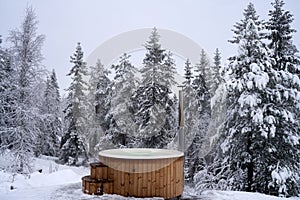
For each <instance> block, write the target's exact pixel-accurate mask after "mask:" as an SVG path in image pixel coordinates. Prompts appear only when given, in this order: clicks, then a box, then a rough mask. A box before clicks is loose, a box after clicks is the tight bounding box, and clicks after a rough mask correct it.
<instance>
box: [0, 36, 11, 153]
mask: <svg viewBox="0 0 300 200" xmlns="http://www.w3.org/2000/svg"><path fill="white" fill-rule="evenodd" d="M1 43H2V40H1V35H0V45H1ZM13 72H14V71H13V69H12V66H11V55H10V53H9V52H8V50H6V49H4V48H2V47H1V46H0V152H1V151H3V150H5V149H4V148H3V147H4V146H6V145H7V144H9V143H10V142H11V141H10V140H8V139H9V135H8V132H7V128H8V127H9V125H8V120H9V117H10V116H9V113H11V108H10V103H11V101H12V100H13V96H11V94H12V93H11V92H12V90H13V85H14V84H13V82H12V80H13V79H12V77H13Z"/></svg>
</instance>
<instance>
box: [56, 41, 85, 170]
mask: <svg viewBox="0 0 300 200" xmlns="http://www.w3.org/2000/svg"><path fill="white" fill-rule="evenodd" d="M70 62H71V63H72V64H74V66H73V67H72V68H71V70H70V73H69V74H68V76H71V78H72V82H71V85H70V87H69V88H68V97H67V102H68V104H67V107H66V108H65V110H64V112H65V113H66V115H65V123H68V125H67V130H65V133H63V137H62V140H61V145H60V147H61V153H60V157H59V160H60V161H61V162H62V163H64V164H65V163H66V164H68V165H77V164H81V163H82V162H85V161H87V152H86V147H85V144H84V138H83V137H84V135H85V130H86V127H85V122H86V107H85V103H86V96H85V91H86V89H87V88H86V87H87V83H86V82H85V81H84V79H83V78H84V76H86V75H87V71H86V70H87V69H86V63H85V62H84V61H83V51H82V48H81V45H80V43H78V44H77V47H76V51H75V53H74V54H73V56H71V60H70ZM80 159H82V160H80Z"/></svg>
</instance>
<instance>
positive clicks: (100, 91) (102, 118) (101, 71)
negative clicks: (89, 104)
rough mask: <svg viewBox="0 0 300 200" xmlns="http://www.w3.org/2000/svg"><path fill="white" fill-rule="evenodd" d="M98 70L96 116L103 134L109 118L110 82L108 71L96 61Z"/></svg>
mask: <svg viewBox="0 0 300 200" xmlns="http://www.w3.org/2000/svg"><path fill="white" fill-rule="evenodd" d="M96 69H97V70H98V76H99V77H98V80H97V81H98V82H97V90H96V94H95V95H96V105H95V106H96V115H97V120H98V122H99V123H100V127H101V128H102V130H103V131H104V132H106V131H107V130H108V129H109V126H110V121H111V116H109V114H108V113H109V110H110V107H111V95H112V82H111V80H110V79H109V77H108V75H109V73H110V71H109V70H108V69H106V68H105V67H104V65H102V64H101V62H100V60H98V62H97V64H96Z"/></svg>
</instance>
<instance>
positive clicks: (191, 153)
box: [182, 59, 199, 182]
mask: <svg viewBox="0 0 300 200" xmlns="http://www.w3.org/2000/svg"><path fill="white" fill-rule="evenodd" d="M184 72H185V73H184V79H185V80H184V82H183V86H182V92H183V96H184V98H183V108H184V132H185V145H186V146H187V152H186V156H185V165H184V167H185V180H186V181H187V182H191V181H192V179H193V176H194V172H195V169H194V164H195V161H196V157H197V155H196V154H197V152H196V151H197V150H196V149H195V148H194V147H195V146H194V145H193V140H194V138H195V136H196V134H197V131H198V128H197V122H198V118H199V112H198V101H197V99H196V92H195V90H194V88H193V85H192V79H193V72H192V66H191V63H190V61H189V60H188V59H187V60H186V62H185V66H184Z"/></svg>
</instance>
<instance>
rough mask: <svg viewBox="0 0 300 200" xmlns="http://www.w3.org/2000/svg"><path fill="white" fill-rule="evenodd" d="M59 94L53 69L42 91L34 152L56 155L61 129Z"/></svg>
mask: <svg viewBox="0 0 300 200" xmlns="http://www.w3.org/2000/svg"><path fill="white" fill-rule="evenodd" d="M60 103H61V100H60V94H59V87H58V83H57V78H56V74H55V71H54V70H53V71H52V73H51V75H50V77H48V78H47V82H46V88H45V91H44V100H43V103H42V108H41V112H42V113H43V115H44V117H43V121H42V122H41V123H42V131H41V134H40V135H39V137H38V138H37V140H38V141H37V145H38V147H37V148H36V149H37V152H36V154H43V155H48V156H58V153H59V145H60V137H61V131H62V124H61V119H60V117H61V110H60Z"/></svg>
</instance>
